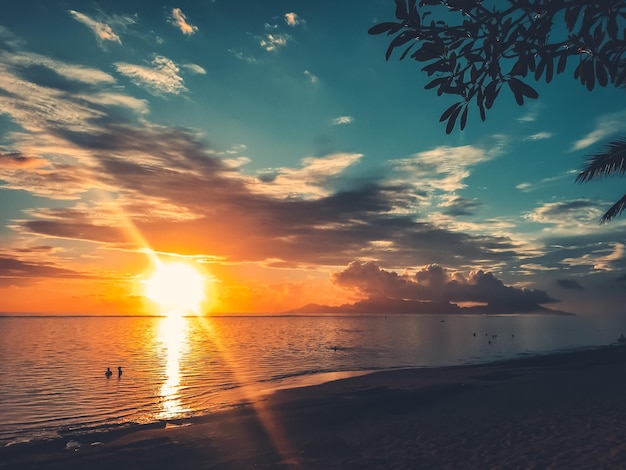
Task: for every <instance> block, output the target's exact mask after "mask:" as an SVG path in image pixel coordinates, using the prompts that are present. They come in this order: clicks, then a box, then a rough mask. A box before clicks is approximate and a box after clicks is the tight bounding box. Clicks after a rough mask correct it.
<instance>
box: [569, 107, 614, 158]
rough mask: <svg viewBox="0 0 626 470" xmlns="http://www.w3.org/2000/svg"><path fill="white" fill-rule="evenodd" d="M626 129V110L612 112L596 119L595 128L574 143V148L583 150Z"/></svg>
mask: <svg viewBox="0 0 626 470" xmlns="http://www.w3.org/2000/svg"><path fill="white" fill-rule="evenodd" d="M624 130H626V111H621V112H617V113H610V114H606V115H604V116H601V117H599V118H598V119H596V126H595V129H594V130H592V131H591V132H589V133H588V134H587V135H586V136H584V137H583V138H582V139H580V140H577V141H576V142H574V144H573V145H572V150H581V149H584V148H587V147H590V146H591V145H593V144H595V143H596V142H599V141H600V140H602V139H604V138H606V137H608V136H610V135H611V134H615V133H616V132H623V131H624Z"/></svg>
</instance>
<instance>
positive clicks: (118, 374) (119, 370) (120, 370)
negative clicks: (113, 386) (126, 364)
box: [117, 366, 122, 377]
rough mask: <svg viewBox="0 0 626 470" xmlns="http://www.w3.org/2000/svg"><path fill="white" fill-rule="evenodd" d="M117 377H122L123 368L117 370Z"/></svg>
mask: <svg viewBox="0 0 626 470" xmlns="http://www.w3.org/2000/svg"><path fill="white" fill-rule="evenodd" d="M117 376H118V377H121V376H122V366H118V368H117Z"/></svg>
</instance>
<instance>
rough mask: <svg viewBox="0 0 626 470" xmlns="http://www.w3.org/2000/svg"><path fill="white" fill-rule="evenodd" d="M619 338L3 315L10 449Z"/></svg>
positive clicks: (383, 319) (563, 324)
mask: <svg viewBox="0 0 626 470" xmlns="http://www.w3.org/2000/svg"><path fill="white" fill-rule="evenodd" d="M622 332H623V333H626V319H625V318H615V317H607V318H604V317H602V316H548V315H518V316H497V315H495V316H482V315H480V316H479V315H466V316H463V315H460V316H451V315H445V316H443V315H441V316H439V315H428V316H426V315H384V314H380V315H364V316H355V315H321V314H320V315H298V316H284V315H275V316H237V315H233V316H215V317H189V318H186V317H182V318H181V317H171V318H170V317H115V316H111V317H102V316H100V317H95V316H94V317H75V316H54V317H43V316H29V317H24V316H20V317H16V316H0V447H6V446H11V445H14V444H18V443H25V442H33V441H46V440H54V439H65V440H67V441H68V442H70V441H72V440H73V439H76V436H83V437H84V436H89V435H91V434H93V436H97V433H99V432H106V431H110V430H115V429H119V428H125V427H131V426H141V425H146V424H152V423H159V422H160V423H163V422H165V423H169V422H172V423H174V422H175V423H178V424H180V423H181V422H182V423H184V422H185V420H190V419H194V418H195V417H198V416H204V415H209V414H211V413H216V412H218V411H223V410H226V409H228V408H231V407H236V406H241V404H242V403H247V402H249V401H251V400H253V399H256V398H258V397H259V396H262V395H263V394H266V393H271V392H273V391H275V390H278V389H281V388H294V387H302V386H309V385H315V384H319V383H322V382H327V381H330V380H337V379H341V378H346V377H350V376H354V375H359V374H364V373H370V372H373V371H380V370H389V369H399V368H424V367H440V366H451V365H461V364H477V363H485V362H492V361H497V360H504V359H512V358H518V357H527V356H535V355H542V354H549V353H554V352H561V351H569V350H577V349H581V348H594V347H598V346H605V345H609V344H613V343H615V342H616V341H617V338H618V337H619V335H620V334H621V333H622ZM118 367H121V370H122V374H121V375H118ZM107 368H110V369H111V371H112V372H113V373H112V375H111V376H109V377H107V376H106V375H105V371H106V370H107ZM94 439H95V437H94Z"/></svg>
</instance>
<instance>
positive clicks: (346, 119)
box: [332, 116, 354, 126]
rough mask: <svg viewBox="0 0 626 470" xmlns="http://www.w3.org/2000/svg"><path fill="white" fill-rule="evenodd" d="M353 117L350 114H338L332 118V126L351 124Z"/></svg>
mask: <svg viewBox="0 0 626 470" xmlns="http://www.w3.org/2000/svg"><path fill="white" fill-rule="evenodd" d="M353 122H354V118H353V117H352V116H339V117H336V118H335V119H333V120H332V124H333V125H334V126H340V125H341V124H352V123H353Z"/></svg>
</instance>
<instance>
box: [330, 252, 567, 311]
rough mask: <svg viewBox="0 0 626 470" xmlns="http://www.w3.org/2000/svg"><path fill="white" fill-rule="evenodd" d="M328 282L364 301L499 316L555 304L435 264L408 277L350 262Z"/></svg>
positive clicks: (536, 293)
mask: <svg viewBox="0 0 626 470" xmlns="http://www.w3.org/2000/svg"><path fill="white" fill-rule="evenodd" d="M331 281H332V282H333V283H334V284H336V285H338V286H341V287H343V288H345V289H349V290H356V291H357V292H358V293H360V294H361V295H362V296H364V297H366V298H377V297H384V298H390V299H403V300H416V301H433V302H453V303H465V302H473V303H486V304H488V305H489V306H491V307H494V308H497V309H500V311H502V313H505V312H518V311H528V310H532V309H535V308H537V307H538V306H539V305H540V304H545V303H551V302H556V300H555V299H553V298H551V297H550V296H549V295H548V294H547V293H546V292H545V291H542V290H530V289H518V288H515V287H512V286H506V285H505V284H504V283H503V282H502V281H500V280H499V279H497V278H496V277H495V276H494V275H493V274H491V273H488V272H484V271H483V270H475V271H471V272H470V273H469V274H468V275H464V274H462V273H460V272H453V271H449V270H447V269H445V268H443V267H442V266H439V265H436V264H431V265H428V266H425V267H423V268H421V269H419V270H418V271H417V272H416V273H415V274H413V275H411V274H409V273H408V272H404V273H402V274H398V273H396V272H394V271H387V270H385V269H382V268H381V267H380V266H379V265H378V264H377V263H375V262H371V261H368V262H359V261H353V262H351V263H350V264H349V265H348V267H347V268H346V269H344V270H343V271H341V272H338V273H333V274H332V275H331Z"/></svg>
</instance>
